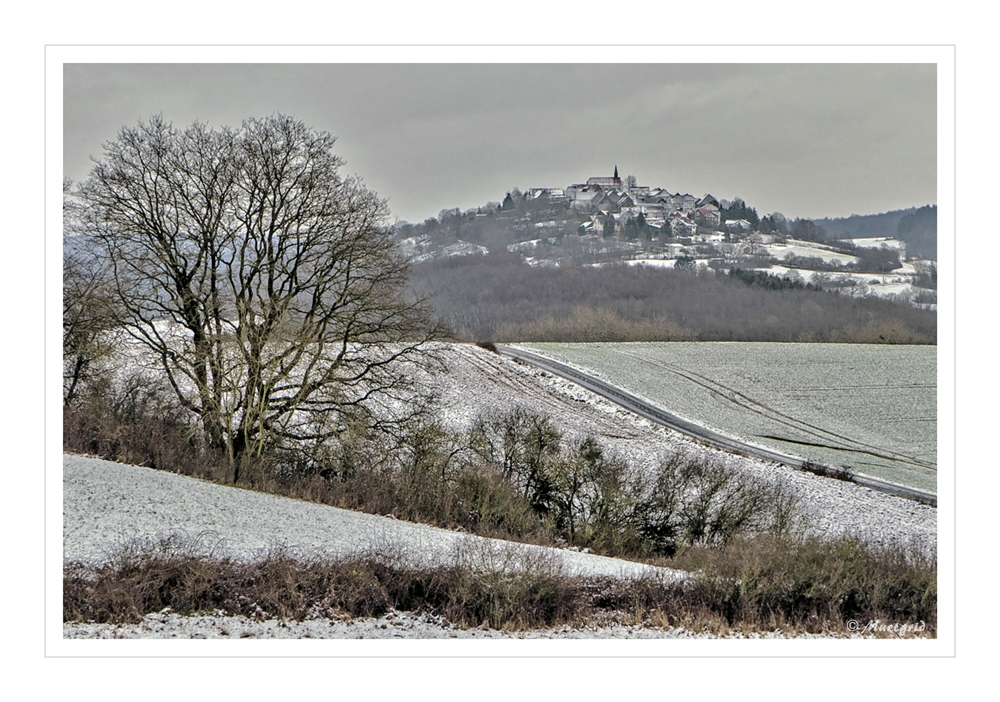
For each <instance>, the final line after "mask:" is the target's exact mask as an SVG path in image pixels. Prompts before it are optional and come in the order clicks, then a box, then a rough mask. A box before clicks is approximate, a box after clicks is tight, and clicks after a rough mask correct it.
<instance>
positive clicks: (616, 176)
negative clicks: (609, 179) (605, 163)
mask: <svg viewBox="0 0 1000 702" xmlns="http://www.w3.org/2000/svg"><path fill="white" fill-rule="evenodd" d="M615 179H616V180H617V179H618V164H617V163H616V164H615Z"/></svg>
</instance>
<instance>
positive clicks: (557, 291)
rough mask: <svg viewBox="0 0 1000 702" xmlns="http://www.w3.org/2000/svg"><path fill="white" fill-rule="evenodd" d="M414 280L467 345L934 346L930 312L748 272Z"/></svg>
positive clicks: (490, 263)
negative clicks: (769, 343)
mask: <svg viewBox="0 0 1000 702" xmlns="http://www.w3.org/2000/svg"><path fill="white" fill-rule="evenodd" d="M748 278H749V279H750V282H751V283H756V284H751V285H748V284H747V279H748ZM412 283H413V286H414V288H415V290H416V291H417V292H419V293H420V294H428V295H432V296H433V297H432V304H433V305H434V309H435V311H436V313H437V315H438V316H439V317H440V319H441V320H442V321H443V322H444V323H445V324H447V325H448V326H449V327H450V328H451V329H452V330H453V332H454V333H455V334H456V336H457V337H458V338H460V339H465V340H492V341H817V342H854V343H916V344H933V343H935V341H936V338H937V321H936V315H935V314H934V313H933V312H930V311H927V310H920V309H915V308H913V307H912V306H910V305H908V304H905V303H899V302H894V301H891V300H883V299H875V298H856V297H849V296H846V295H838V294H836V293H832V292H825V291H822V290H817V289H809V288H808V287H807V286H804V285H803V286H799V285H797V284H795V283H791V284H781V283H771V284H769V282H768V281H767V279H764V278H758V277H757V276H756V275H753V276H750V275H749V274H748V273H738V274H737V275H736V276H730V275H726V274H725V273H712V272H709V271H707V270H704V269H703V270H698V271H695V270H690V269H688V270H684V269H681V270H671V269H663V268H653V267H647V266H628V265H625V264H607V265H603V266H599V267H598V266H559V267H544V266H537V267H536V266H530V265H528V264H526V263H525V262H524V261H523V260H521V258H520V257H518V256H516V255H513V254H507V255H505V254H499V255H497V254H494V255H489V256H467V257H456V258H452V259H446V260H438V261H429V262H424V263H421V264H418V265H416V266H414V268H413V271H412ZM774 288H777V289H774Z"/></svg>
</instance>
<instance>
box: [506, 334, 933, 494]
mask: <svg viewBox="0 0 1000 702" xmlns="http://www.w3.org/2000/svg"><path fill="white" fill-rule="evenodd" d="M524 347H525V348H527V349H528V350H530V351H533V352H536V353H541V354H543V355H546V356H549V357H551V358H554V359H556V360H559V361H562V362H564V363H565V362H568V363H573V364H575V365H577V366H578V367H581V368H583V369H586V370H587V371H588V372H591V373H594V374H595V375H596V376H597V377H600V378H602V379H603V380H605V381H606V382H609V383H611V384H612V385H615V386H617V387H621V388H623V389H625V390H627V391H628V392H631V393H634V394H636V395H638V396H640V397H642V398H644V399H646V400H647V401H649V402H651V403H652V404H654V405H657V406H660V407H663V408H665V409H667V410H668V411H670V412H673V413H675V414H677V415H679V416H682V417H684V418H686V419H688V420H691V421H693V422H695V423H697V424H700V425H702V426H708V427H710V428H713V429H715V430H717V431H720V432H722V433H724V434H728V435H730V436H734V437H738V438H741V439H746V440H750V441H753V442H755V443H757V444H759V445H763V446H768V447H770V448H773V449H775V450H778V451H782V452H785V453H792V454H795V455H798V456H802V457H804V458H808V459H812V460H814V461H818V462H821V463H826V464H829V465H835V466H841V465H843V466H845V467H848V468H849V469H850V470H853V471H855V472H860V473H864V474H867V475H872V476H875V477H879V478H883V479H885V480H890V481H893V482H898V483H902V484H904V485H908V486H910V487H916V488H919V489H923V490H930V491H931V492H934V491H936V489H937V485H936V483H937V471H936V464H937V422H936V418H937V347H935V346H902V345H887V344H880V345H866V344H796V343H763V342H673V343H671V342H665V343H664V342H655V343H591V344H560V343H538V344H525V345H524Z"/></svg>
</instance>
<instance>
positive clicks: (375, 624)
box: [63, 611, 824, 639]
mask: <svg viewBox="0 0 1000 702" xmlns="http://www.w3.org/2000/svg"><path fill="white" fill-rule="evenodd" d="M63 637H64V638H67V639H557V638H558V639H715V638H719V637H718V636H716V635H715V634H711V633H707V632H703V633H697V632H692V631H688V630H687V629H681V628H669V629H661V628H656V627H641V626H623V625H619V624H613V625H609V626H587V627H582V628H580V629H573V628H571V627H557V628H553V629H533V630H531V631H520V632H511V631H498V630H496V629H486V628H482V627H480V628H476V629H458V628H455V627H453V626H451V625H450V624H449V623H448V622H446V621H444V620H442V619H441V618H440V617H435V616H432V615H427V614H424V615H416V614H412V613H409V612H394V611H390V612H388V613H386V614H385V615H384V616H382V617H378V618H371V619H355V620H344V621H335V620H332V619H314V620H306V621H302V622H296V621H282V620H278V619H268V620H265V621H258V620H253V619H248V618H247V617H226V616H214V617H182V616H180V615H178V614H175V613H173V612H169V611H163V612H158V613H156V614H150V615H147V616H146V617H145V618H143V620H142V622H140V623H139V624H124V625H115V624H77V623H67V624H64V625H63ZM742 637H743V636H742V635H741V634H739V633H736V632H730V633H729V634H728V635H727V636H726V637H725V638H742ZM746 638H761V639H782V638H786V637H785V635H784V634H783V633H782V632H780V631H779V632H768V633H764V634H751V635H749V636H747V637H746ZM796 638H824V637H823V636H821V635H818V634H803V635H801V636H799V637H796Z"/></svg>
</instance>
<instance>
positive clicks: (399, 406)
mask: <svg viewBox="0 0 1000 702" xmlns="http://www.w3.org/2000/svg"><path fill="white" fill-rule="evenodd" d="M333 144H334V138H333V137H332V136H330V135H329V134H327V133H324V132H317V131H314V130H312V129H310V128H308V127H307V126H306V125H304V124H303V123H301V122H298V121H296V120H294V119H292V118H289V117H286V116H282V115H276V116H272V117H269V118H265V119H250V120H247V121H245V122H244V123H243V124H242V126H241V127H240V128H239V129H231V128H221V129H217V130H216V129H210V128H209V127H207V126H206V125H204V124H200V123H195V124H192V125H191V126H189V127H187V128H186V129H184V130H179V129H176V128H174V127H173V126H172V125H171V124H169V123H167V122H166V121H164V119H163V118H162V117H154V118H152V119H151V120H150V121H149V122H146V123H141V122H140V123H139V125H138V126H136V127H133V128H123V129H122V130H121V131H120V132H119V134H118V137H117V139H115V140H114V141H111V142H109V143H107V144H105V146H104V148H105V153H104V156H103V158H102V159H101V160H98V161H97V162H96V165H95V167H94V168H93V170H92V171H91V174H90V177H89V179H88V180H87V181H86V182H84V183H83V184H82V186H81V187H80V188H79V190H78V192H77V194H78V196H79V198H80V199H81V201H82V203H83V210H82V222H83V226H84V229H85V231H86V234H87V237H88V240H89V242H90V243H91V244H92V245H93V250H94V251H95V252H96V253H97V254H98V255H99V257H100V258H101V260H102V261H104V262H106V263H107V265H108V266H109V270H110V275H111V280H112V288H113V290H114V293H115V296H116V298H117V302H118V303H119V304H120V305H121V311H122V315H121V317H120V319H119V322H120V324H121V325H122V327H123V329H124V330H125V331H126V332H127V333H128V334H129V335H130V336H131V337H132V338H133V339H134V340H135V341H137V342H138V343H139V344H140V345H141V346H142V347H144V348H145V349H147V350H148V351H149V352H151V355H152V357H153V358H155V359H156V362H157V365H158V367H159V370H160V371H161V372H162V373H163V374H164V376H165V377H166V379H167V381H168V383H169V384H170V386H171V387H172V388H173V391H174V392H175V393H176V395H177V397H178V399H179V401H180V402H181V404H182V405H183V406H184V407H186V408H187V409H188V410H190V411H191V412H193V413H194V414H195V415H196V416H197V417H198V418H199V419H200V421H201V425H202V427H203V430H204V435H205V439H206V443H207V444H208V445H209V446H210V447H212V448H214V449H219V450H224V451H225V452H226V453H227V455H228V457H229V459H230V461H231V463H232V465H233V468H234V481H235V480H238V479H239V470H240V464H241V461H242V460H244V459H245V458H247V457H251V456H253V455H254V454H259V453H260V452H262V451H263V450H264V448H266V447H268V446H275V445H277V446H299V447H302V446H312V447H315V446H318V445H320V444H322V443H323V442H325V441H326V440H328V439H330V438H331V437H333V436H335V435H336V433H337V431H338V428H341V427H342V426H343V423H344V419H345V417H346V416H348V415H350V416H351V417H352V418H355V419H356V418H357V417H359V416H360V417H363V418H365V419H366V420H368V421H370V422H371V423H372V424H374V425H378V426H383V427H388V426H389V425H390V424H392V423H393V422H397V421H400V420H401V419H405V417H406V416H408V415H410V414H412V413H414V412H416V411H418V410H420V409H421V403H419V402H413V399H412V396H411V393H412V392H413V390H414V387H413V384H412V382H411V381H412V375H413V374H412V370H413V369H412V368H410V369H409V370H408V369H407V368H406V366H407V364H416V365H419V366H421V367H428V366H429V365H432V364H434V362H435V359H434V356H433V353H432V350H433V342H434V341H435V340H436V339H438V338H440V336H441V330H440V328H439V327H438V326H437V325H436V324H435V323H433V322H432V320H431V317H430V314H429V312H428V307H427V305H426V304H425V302H424V301H422V300H414V299H411V298H408V297H407V295H406V284H407V276H408V270H409V269H408V266H407V265H406V263H405V261H404V260H403V258H402V257H401V256H400V255H399V254H398V253H397V251H396V249H395V247H394V244H393V243H392V241H391V231H390V230H389V228H388V227H387V226H386V220H387V215H388V211H387V208H386V205H385V202H384V201H383V200H381V199H380V198H379V197H378V196H377V195H376V194H375V193H373V192H372V191H370V190H368V189H367V188H365V186H364V185H363V183H362V182H361V181H359V180H358V179H357V178H354V177H343V176H341V175H340V172H339V169H340V167H341V166H342V165H343V161H342V160H341V159H340V158H339V157H338V156H336V155H335V154H334V153H333V152H332V147H333Z"/></svg>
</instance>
